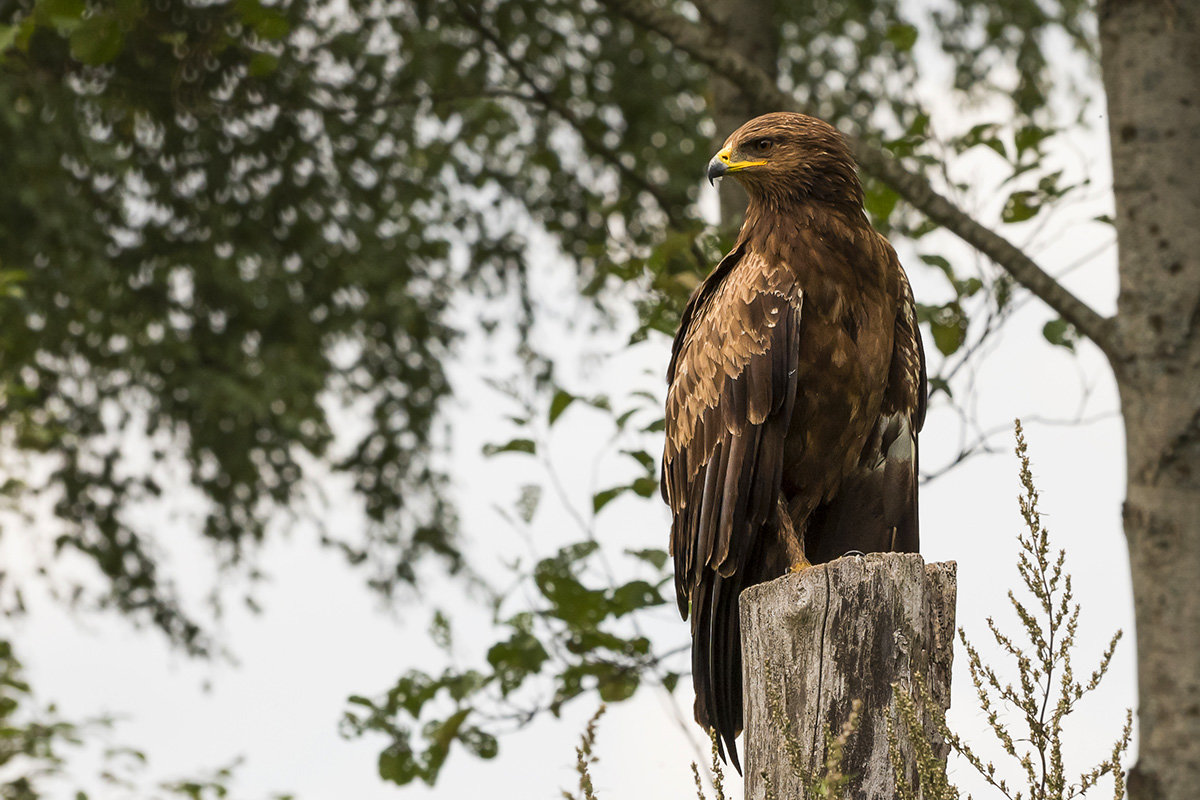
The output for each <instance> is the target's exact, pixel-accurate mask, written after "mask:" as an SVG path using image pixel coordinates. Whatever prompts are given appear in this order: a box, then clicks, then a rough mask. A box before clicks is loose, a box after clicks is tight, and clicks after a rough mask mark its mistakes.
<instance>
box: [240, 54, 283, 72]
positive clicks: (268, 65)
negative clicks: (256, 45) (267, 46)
mask: <svg viewBox="0 0 1200 800" xmlns="http://www.w3.org/2000/svg"><path fill="white" fill-rule="evenodd" d="M278 67H279V57H278V56H274V55H271V54H270V53H255V54H254V56H253V57H252V58H251V59H250V63H249V64H248V65H247V66H246V72H247V73H248V74H249V75H250V77H251V78H265V77H266V76H268V75H270V74H271V73H273V72H274V71H275V70H276V69H278Z"/></svg>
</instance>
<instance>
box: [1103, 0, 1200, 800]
mask: <svg viewBox="0 0 1200 800" xmlns="http://www.w3.org/2000/svg"><path fill="white" fill-rule="evenodd" d="M1198 7H1200V6H1198V4H1197V3H1196V2H1195V0H1174V1H1172V0H1109V1H1108V2H1106V3H1104V4H1103V5H1102V8H1101V11H1100V34H1101V46H1102V56H1101V66H1102V68H1103V77H1104V85H1105V90H1106V92H1107V95H1108V115H1109V132H1110V136H1111V141H1112V159H1113V192H1114V194H1115V197H1116V210H1117V214H1116V226H1117V241H1118V246H1119V250H1120V255H1119V262H1120V273H1121V294H1120V299H1119V303H1118V314H1117V334H1118V341H1119V343H1120V356H1119V357H1118V358H1117V359H1115V360H1114V364H1113V367H1114V370H1115V372H1116V377H1117V383H1118V386H1119V388H1120V393H1121V403H1122V407H1123V413H1124V418H1125V436H1126V460H1127V469H1128V478H1127V479H1128V488H1127V495H1126V499H1125V509H1124V522H1125V536H1126V539H1127V542H1128V546H1129V556H1130V567H1131V569H1132V577H1133V591H1134V607H1135V608H1134V611H1135V617H1136V621H1137V660H1138V726H1139V745H1138V761H1137V765H1136V767H1135V768H1134V769H1133V770H1132V771H1131V773H1130V776H1129V793H1130V796H1131V797H1132V798H1134V800H1150V799H1151V798H1154V799H1155V800H1159V799H1160V798H1161V799H1162V800H1184V799H1185V798H1187V799H1188V800H1190V799H1191V798H1194V797H1195V796H1196V793H1197V787H1200V179H1198V178H1197V174H1196V170H1197V168H1200V11H1198Z"/></svg>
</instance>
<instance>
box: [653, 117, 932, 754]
mask: <svg viewBox="0 0 1200 800" xmlns="http://www.w3.org/2000/svg"><path fill="white" fill-rule="evenodd" d="M725 174H732V175H735V176H736V177H737V178H738V179H739V180H740V181H741V183H742V184H743V185H744V186H745V187H746V191H747V193H748V194H749V196H750V205H749V207H748V208H747V210H746V220H745V222H744V223H743V225H742V229H741V233H740V234H739V235H738V239H737V243H736V244H735V245H734V248H733V250H732V251H731V252H730V253H729V255H727V256H726V257H725V258H724V259H723V260H722V261H721V263H720V264H718V265H717V267H716V269H714V270H713V271H712V273H711V274H710V275H709V276H708V278H707V279H706V280H705V281H704V282H703V283H702V284H701V285H700V286H699V287H698V288H697V289H696V291H695V293H694V294H693V295H692V298H691V300H690V301H689V302H688V305H687V308H686V309H685V311H684V312H683V320H682V322H681V323H680V326H679V332H678V333H677V334H676V336H675V343H674V346H673V348H672V353H671V363H670V366H669V367H668V369H667V382H668V384H669V387H670V388H669V390H668V394H667V409H666V448H665V452H664V454H663V474H662V490H663V497H664V499H665V500H666V501H667V503H668V505H670V507H671V512H672V513H673V515H674V521H673V523H672V526H671V554H672V555H673V556H674V560H675V591H676V597H677V599H678V602H679V610H680V613H681V614H682V615H683V617H684V618H685V619H686V618H687V616H688V614H689V611H690V613H691V615H692V637H693V642H692V677H693V682H694V684H695V688H696V706H695V712H696V721H697V722H699V723H700V724H701V725H703V726H704V727H706V728H713V729H715V730H716V731H717V733H718V734H719V743H720V744H721V746H722V748H723V751H724V750H728V752H729V754H730V756H731V757H732V760H733V763H734V765H735V766H737V767H738V768H739V770H740V765H739V764H738V758H737V749H736V745H735V743H734V740H735V738H736V737H737V735H738V733H740V731H741V728H742V667H741V639H740V630H739V623H738V608H737V604H738V595H739V594H740V593H741V591H742V590H743V589H745V588H746V587H747V586H752V585H754V584H756V583H761V582H763V581H767V580H771V579H773V578H777V577H779V576H780V575H783V574H784V573H785V572H786V571H787V570H788V569H789V568H802V567H803V566H804V565H805V564H806V557H807V561H809V562H812V563H820V562H823V561H828V560H831V559H834V558H837V557H839V556H841V555H843V554H844V553H846V552H848V551H851V550H860V551H863V552H878V551H888V550H893V551H899V552H915V551H916V550H917V544H918V533H917V432H918V431H919V430H920V429H921V425H922V423H923V422H924V417H925V397H926V385H925V356H924V352H923V349H922V346H921V335H920V332H919V330H918V328H917V321H916V313H915V308H914V303H913V297H912V291H911V289H910V288H909V284H908V278H907V276H906V275H905V274H904V270H903V268H902V267H901V266H900V263H899V261H898V260H897V258H896V253H895V251H894V250H893V249H892V247H891V245H889V244H888V242H887V240H886V239H884V237H883V236H881V235H880V234H879V233H877V232H876V231H875V230H874V229H872V228H871V225H870V223H869V222H868V221H867V218H866V216H865V214H864V213H863V208H862V200H863V195H862V187H861V185H860V184H859V181H858V175H857V173H856V171H855V166H854V160H853V158H852V157H851V155H850V152H849V150H848V149H847V147H846V144H845V142H844V141H843V139H842V137H841V136H840V135H839V134H838V132H837V131H836V130H835V129H834V128H833V127H831V126H830V125H828V124H826V123H824V122H821V121H820V120H817V119H813V118H812V117H807V116H804V115H802V114H790V113H778V114H767V115H765V116H762V117H758V118H756V119H753V120H751V121H749V122H747V123H746V124H745V125H743V126H742V127H741V128H739V129H738V130H737V131H736V132H734V134H733V135H732V136H730V137H729V139H727V140H726V142H725V147H724V148H723V149H722V150H721V151H720V153H718V154H717V156H716V157H715V158H713V160H712V161H711V162H710V165H709V178H710V179H712V178H713V177H717V176H720V175H725Z"/></svg>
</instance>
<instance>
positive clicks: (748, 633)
mask: <svg viewBox="0 0 1200 800" xmlns="http://www.w3.org/2000/svg"><path fill="white" fill-rule="evenodd" d="M956 588H957V584H956V576H955V564H954V562H948V563H942V564H929V565H926V564H925V562H924V561H923V560H922V559H921V557H920V556H919V555H915V554H899V553H879V554H871V555H867V556H865V557H849V558H840V559H838V560H837V561H833V562H830V563H828V564H820V565H818V566H816V567H813V568H812V569H808V570H805V571H803V572H800V573H798V574H794V575H787V576H785V577H783V578H779V579H778V580H775V581H772V582H770V583H764V584H760V585H758V586H754V587H751V588H750V589H747V590H746V591H745V592H743V593H742V596H741V601H740V603H739V605H740V609H741V620H742V651H743V659H742V663H743V678H744V681H743V685H744V687H745V689H744V697H745V720H746V722H745V725H746V738H745V743H746V744H745V748H746V773H745V774H746V793H745V796H746V798H747V800H764V798H766V797H767V796H768V791H767V790H768V787H770V790H771V795H773V796H774V797H775V798H778V800H800V798H806V797H807V789H806V787H807V786H808V784H809V783H810V782H811V779H812V776H813V775H814V774H817V773H819V772H820V771H821V770H820V767H821V766H822V765H823V764H824V762H825V739H826V731H827V730H829V731H832V732H833V734H834V735H836V734H837V733H838V731H839V730H840V729H841V727H842V725H843V724H844V723H845V721H846V719H847V717H848V716H849V714H850V709H851V704H852V703H853V701H854V700H856V699H857V700H861V701H862V709H861V712H860V717H859V727H858V730H857V732H856V733H854V734H853V735H852V736H851V737H850V739H849V741H848V742H847V744H846V749H845V754H844V757H843V761H842V764H841V772H843V773H845V774H847V775H850V776H851V778H850V782H849V784H848V785H847V788H846V792H845V797H847V798H852V799H853V800H884V799H885V798H886V799H887V800H891V799H892V798H896V797H899V794H898V792H897V790H896V781H895V773H894V771H893V768H892V762H891V759H890V758H889V755H888V733H887V719H888V717H889V716H890V717H892V718H893V720H894V721H895V724H894V728H895V731H896V736H897V743H898V745H899V751H900V756H901V760H902V762H903V763H904V765H905V772H906V773H907V780H908V782H909V785H911V786H914V787H916V786H917V780H916V756H915V753H914V751H913V747H912V744H911V742H910V741H909V737H908V735H907V731H906V729H905V726H904V723H903V722H901V721H900V720H899V718H898V716H897V715H896V707H895V702H894V700H893V690H892V685H893V684H897V685H898V686H900V687H901V689H902V691H906V692H910V693H911V694H912V695H914V696H916V695H917V693H916V692H914V691H913V689H914V681H915V676H916V675H917V674H920V675H921V676H923V678H924V681H925V684H926V685H927V686H928V688H929V690H930V696H931V705H934V706H936V708H925V707H923V706H922V704H921V702H920V698H919V696H918V697H917V713H918V715H919V719H922V720H923V721H925V725H926V735H927V736H932V734H933V730H932V720H933V719H934V716H933V715H935V714H938V715H940V714H944V713H945V711H946V709H947V708H949V707H950V665H951V661H952V659H953V643H954V598H955V592H956ZM935 752H937V753H938V755H939V756H940V757H942V758H944V757H945V756H946V754H947V752H946V747H945V746H944V745H943V744H942V743H940V742H939V743H937V744H936V745H935ZM917 796H918V797H920V794H917Z"/></svg>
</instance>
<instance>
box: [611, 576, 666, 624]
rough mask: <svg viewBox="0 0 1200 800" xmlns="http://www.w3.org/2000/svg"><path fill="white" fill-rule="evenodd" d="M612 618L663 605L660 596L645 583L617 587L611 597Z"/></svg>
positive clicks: (634, 582)
mask: <svg viewBox="0 0 1200 800" xmlns="http://www.w3.org/2000/svg"><path fill="white" fill-rule="evenodd" d="M612 602H613V616H616V617H620V616H624V615H625V614H628V613H630V612H631V611H637V610H639V609H642V608H650V607H652V606H659V605H662V604H663V602H664V601H663V598H662V595H660V594H659V593H658V590H657V589H655V588H654V587H653V586H652V585H650V584H649V583H647V582H646V581H630V582H629V583H627V584H625V585H624V586H620V587H618V588H617V589H616V590H615V591H614V592H613V596H612Z"/></svg>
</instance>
